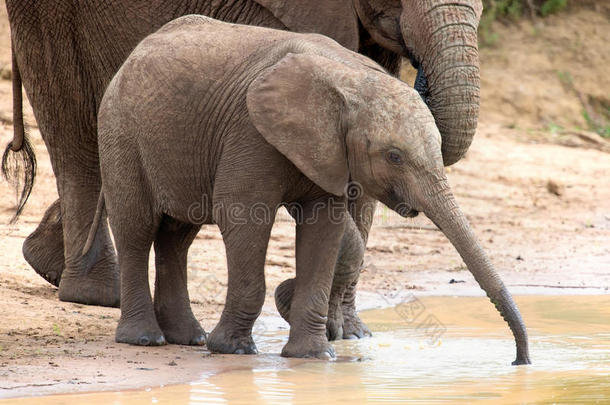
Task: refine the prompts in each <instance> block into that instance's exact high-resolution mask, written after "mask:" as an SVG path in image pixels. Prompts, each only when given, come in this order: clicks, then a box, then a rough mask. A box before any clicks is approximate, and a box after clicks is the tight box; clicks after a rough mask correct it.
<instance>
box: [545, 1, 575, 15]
mask: <svg viewBox="0 0 610 405" xmlns="http://www.w3.org/2000/svg"><path fill="white" fill-rule="evenodd" d="M567 5H568V0H546V1H545V2H544V3H543V4H542V6H541V7H540V14H541V15H542V16H543V17H546V16H547V15H549V14H553V13H556V12H558V11H561V10H563V9H564V8H566V6H567Z"/></svg>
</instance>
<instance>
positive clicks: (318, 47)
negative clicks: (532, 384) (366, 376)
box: [89, 16, 529, 363]
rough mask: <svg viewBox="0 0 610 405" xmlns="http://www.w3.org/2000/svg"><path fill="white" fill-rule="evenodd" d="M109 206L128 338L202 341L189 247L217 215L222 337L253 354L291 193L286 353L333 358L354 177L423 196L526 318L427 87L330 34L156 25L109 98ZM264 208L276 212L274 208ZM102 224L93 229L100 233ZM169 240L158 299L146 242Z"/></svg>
mask: <svg viewBox="0 0 610 405" xmlns="http://www.w3.org/2000/svg"><path fill="white" fill-rule="evenodd" d="M98 130H99V153H100V162H101V174H102V180H103V187H102V191H103V198H100V204H99V207H98V212H97V214H96V222H98V223H99V220H100V218H101V217H102V211H103V210H104V204H105V209H106V210H107V213H108V217H109V221H110V226H111V227H112V232H113V234H114V237H115V241H116V246H117V250H118V255H119V264H120V268H121V318H120V321H119V325H118V328H117V332H116V340H117V341H118V342H126V343H131V344H139V345H159V344H163V343H165V342H166V341H167V342H170V343H178V344H202V343H203V342H204V336H205V335H204V332H203V330H202V328H201V326H200V325H199V323H198V322H197V320H196V319H195V317H194V316H193V314H192V312H191V308H190V304H189V297H188V292H187V273H186V260H187V250H188V248H189V246H190V244H191V243H192V241H193V239H194V238H195V235H196V234H197V231H198V230H199V228H200V226H201V225H202V224H212V223H215V224H218V226H219V227H220V230H221V232H222V237H223V240H224V243H225V246H226V255H227V262H228V271H229V274H228V292H227V298H226V304H225V308H224V310H223V312H222V316H221V318H220V322H219V323H218V325H217V326H216V327H215V328H214V330H213V331H212V332H211V333H210V335H209V336H208V337H207V346H208V348H209V350H211V351H213V352H220V353H256V346H255V345H254V342H253V340H252V336H251V331H252V325H253V323H254V321H255V319H256V317H257V316H258V315H259V313H260V311H261V307H262V305H263V301H264V298H265V280H264V264H265V253H266V250H267V243H268V240H269V235H270V232H271V228H272V225H273V218H274V215H275V213H276V210H277V209H278V207H281V206H287V207H288V208H289V211H290V212H291V214H293V215H294V216H295V218H296V219H297V225H296V281H295V290H294V295H293V297H292V302H291V308H290V315H289V322H290V336H289V339H288V343H287V344H286V346H285V347H284V348H283V350H282V355H283V356H294V357H317V358H332V357H334V352H333V350H332V347H331V346H330V345H329V342H328V340H327V337H326V333H325V330H326V317H327V313H328V298H329V294H330V289H331V281H332V277H333V269H334V265H335V261H336V259H337V252H338V248H339V245H340V242H341V237H342V235H343V233H344V230H345V228H346V226H353V223H352V222H350V221H351V219H348V217H347V216H346V215H344V214H345V212H346V204H345V201H346V198H347V197H346V186H347V185H348V183H349V182H353V183H357V184H359V185H360V186H361V187H362V190H363V191H364V192H365V193H367V194H369V195H371V196H373V197H374V198H376V199H378V200H380V201H381V202H383V203H384V204H386V205H387V206H389V207H390V208H392V209H394V210H395V211H396V212H398V213H399V214H400V215H402V216H405V217H410V216H413V215H416V214H417V212H418V211H423V212H424V213H425V214H426V215H427V216H429V217H430V218H431V219H432V220H433V221H434V222H435V223H436V224H437V225H438V226H439V228H440V229H441V230H442V231H443V232H444V233H445V235H447V237H448V238H449V239H450V240H451V242H452V243H453V244H454V246H455V247H456V248H457V249H458V251H459V252H460V254H461V255H462V257H463V258H464V260H465V262H466V264H467V265H468V267H469V269H470V270H471V271H472V273H473V274H474V276H475V278H476V279H477V281H478V282H479V283H480V285H481V287H482V288H483V289H484V290H485V291H486V292H487V294H488V295H489V297H490V298H491V300H492V302H493V303H494V304H495V305H496V307H497V308H498V310H499V311H500V312H501V314H502V316H503V317H504V319H506V321H507V322H508V324H509V325H510V328H511V329H512V331H513V334H514V335H515V339H516V342H517V362H518V363H527V362H529V359H528V349H527V335H526V330H525V327H524V325H523V321H522V320H521V316H520V314H519V311H518V309H517V307H516V306H515V304H514V303H513V300H512V298H511V296H510V294H509V293H508V291H507V289H506V288H505V286H504V285H503V284H502V281H501V280H500V279H499V278H498V275H497V274H496V273H495V271H494V269H493V268H492V265H491V264H490V261H489V260H488V258H487V256H486V255H485V253H484V252H483V250H482V249H481V246H480V245H479V243H478V242H477V240H476V238H475V236H474V234H473V232H472V230H471V229H470V227H469V225H468V223H467V221H466V218H465V217H464V215H463V214H462V212H461V211H460V210H459V208H458V206H457V204H456V202H455V200H454V198H453V195H452V194H451V192H450V190H449V186H448V185H447V180H446V178H445V175H444V172H443V161H442V157H441V137H440V134H439V132H438V130H437V128H436V126H435V123H434V120H433V118H432V115H431V113H430V112H429V110H428V108H427V107H426V105H425V104H424V102H423V101H422V100H421V98H420V96H419V95H418V94H417V92H415V91H414V90H413V89H411V88H410V87H408V86H407V85H405V84H404V83H402V82H400V81H399V80H397V79H395V78H393V77H391V76H390V75H388V74H386V73H385V72H384V71H383V69H382V68H381V67H379V66H378V65H376V64H375V63H374V62H372V61H370V60H369V59H367V58H365V57H363V56H361V55H358V54H356V53H353V52H350V51H348V50H346V49H344V48H342V47H341V46H339V45H338V44H337V43H336V42H334V41H332V40H330V39H328V38H325V37H323V36H320V35H313V34H295V33H290V32H284V31H276V30H270V29H265V28H260V27H249V26H241V25H233V24H227V23H222V22H218V21H216V20H213V19H210V18H206V17H202V16H186V17H182V18H179V19H177V20H174V21H172V22H170V23H168V24H166V25H165V26H164V27H162V28H161V29H160V30H159V31H157V32H156V33H154V34H152V35H150V36H148V37H147V38H146V39H144V40H143V41H142V42H141V43H140V44H139V45H138V47H137V48H136V49H135V50H134V51H133V52H132V54H131V55H130V56H129V58H128V59H127V60H126V61H125V63H124V64H123V66H122V67H121V69H120V70H119V72H118V73H117V74H116V76H115V77H114V79H113V80H112V82H111V83H110V85H109V86H108V89H107V91H106V94H105V95H104V98H103V100H102V103H101V107H100V111H99V126H98ZM261 213H264V215H261ZM95 237H97V236H96V231H95V228H92V231H91V234H90V238H89V242H91V241H92V240H93V238H95ZM153 243H154V248H155V259H156V279H155V296H154V304H153V300H151V295H150V290H149V287H148V256H149V251H150V246H151V244H153Z"/></svg>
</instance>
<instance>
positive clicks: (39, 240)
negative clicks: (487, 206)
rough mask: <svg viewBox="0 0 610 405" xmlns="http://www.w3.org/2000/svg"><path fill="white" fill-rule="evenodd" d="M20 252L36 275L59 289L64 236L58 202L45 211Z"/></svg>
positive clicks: (62, 263) (62, 264)
mask: <svg viewBox="0 0 610 405" xmlns="http://www.w3.org/2000/svg"><path fill="white" fill-rule="evenodd" d="M22 251H23V257H24V258H25V260H26V261H27V262H28V264H29V265H30V266H32V268H33V269H34V271H36V273H38V275H40V276H41V277H42V278H44V279H45V280H47V281H48V282H49V283H51V284H53V285H54V286H56V287H59V284H60V280H61V275H62V272H63V270H64V236H63V228H62V223H61V207H60V205H59V200H56V201H55V202H54V203H53V204H51V206H50V207H49V208H48V209H47V211H46V212H45V214H44V216H43V217H42V221H40V224H39V225H38V227H37V228H36V230H35V231H34V232H32V234H30V236H28V237H27V238H26V240H25V242H24V243H23V249H22Z"/></svg>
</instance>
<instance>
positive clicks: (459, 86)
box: [401, 0, 480, 166]
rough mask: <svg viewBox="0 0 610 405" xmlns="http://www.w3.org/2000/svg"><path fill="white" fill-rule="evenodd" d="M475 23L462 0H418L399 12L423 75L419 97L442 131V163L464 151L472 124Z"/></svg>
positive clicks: (476, 79) (476, 77)
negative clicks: (424, 85) (414, 5)
mask: <svg viewBox="0 0 610 405" xmlns="http://www.w3.org/2000/svg"><path fill="white" fill-rule="evenodd" d="M403 1H404V0H403ZM477 27H478V15H477V12H476V11H475V10H474V9H473V8H472V6H471V5H470V4H468V3H467V2H464V1H462V2H460V1H455V0H440V1H439V0H435V1H431V0H423V1H421V2H420V3H419V7H418V8H417V9H413V8H411V9H405V11H404V15H403V17H402V18H401V30H402V32H403V36H404V37H405V38H404V41H405V43H411V44H412V46H413V57H414V58H415V59H416V60H417V62H418V64H419V66H418V70H419V72H418V73H419V75H418V77H422V78H425V79H427V85H428V88H427V89H425V91H424V93H425V97H424V99H425V101H426V102H427V104H428V107H429V108H430V111H431V112H432V115H433V116H434V118H435V120H436V125H437V127H438V129H439V131H440V133H441V136H442V140H443V142H442V153H443V163H444V165H445V166H449V165H452V164H454V163H456V162H457V161H458V160H460V159H461V158H462V157H463V156H464V155H465V154H466V151H467V150H468V147H469V146H470V144H471V142H472V138H473V137H474V134H475V131H476V127H477V121H478V117H479V92H480V74H479V52H478V45H477ZM414 30H415V31H418V32H415V31H414ZM422 33H425V35H422ZM407 36H408V38H407ZM418 90H419V91H420V94H422V91H421V89H418ZM422 95H423V94H422Z"/></svg>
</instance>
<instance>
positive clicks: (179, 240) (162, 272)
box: [154, 217, 205, 345]
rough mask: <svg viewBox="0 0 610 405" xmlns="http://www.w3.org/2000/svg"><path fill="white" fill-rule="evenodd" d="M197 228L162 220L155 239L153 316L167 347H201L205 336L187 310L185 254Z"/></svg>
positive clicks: (189, 307)
mask: <svg viewBox="0 0 610 405" xmlns="http://www.w3.org/2000/svg"><path fill="white" fill-rule="evenodd" d="M199 228H200V227H199V226H194V225H190V224H184V223H180V222H178V221H176V220H173V219H170V218H169V217H165V218H164V219H163V220H162V222H161V226H160V227H159V231H158V232H157V237H156V239H155V243H154V246H155V264H156V269H155V270H156V276H155V300H154V307H155V314H156V317H157V322H159V326H160V327H161V329H162V330H163V334H164V335H165V339H167V341H168V343H175V344H181V345H203V344H204V343H205V332H204V330H203V328H202V327H201V325H200V324H199V322H198V321H197V319H195V316H194V315H193V311H192V310H191V303H190V300H189V293H188V289H187V272H186V269H187V263H186V261H187V254H188V248H189V246H190V245H191V243H192V242H193V239H195V236H196V235H197V232H198V231H199Z"/></svg>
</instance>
